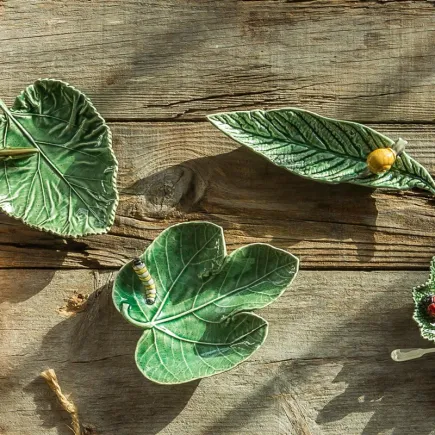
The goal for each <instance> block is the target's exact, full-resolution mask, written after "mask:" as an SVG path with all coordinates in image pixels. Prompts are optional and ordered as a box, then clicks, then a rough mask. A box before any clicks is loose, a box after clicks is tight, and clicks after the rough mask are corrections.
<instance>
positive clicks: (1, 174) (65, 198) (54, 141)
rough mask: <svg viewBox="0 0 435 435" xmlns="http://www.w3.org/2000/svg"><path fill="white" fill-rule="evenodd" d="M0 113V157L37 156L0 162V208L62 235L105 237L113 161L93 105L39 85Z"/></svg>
mask: <svg viewBox="0 0 435 435" xmlns="http://www.w3.org/2000/svg"><path fill="white" fill-rule="evenodd" d="M0 108H1V109H2V110H3V113H4V115H3V116H1V117H0V141H1V142H0V155H7V154H9V151H8V150H15V149H20V148H25V149H26V148H33V149H35V150H37V151H38V152H36V153H29V155H28V156H26V155H22V156H19V157H20V158H18V156H17V157H16V158H13V159H7V158H2V159H1V160H0V208H1V209H2V210H3V211H4V212H6V213H7V214H9V215H10V216H13V217H15V218H18V219H21V220H22V221H23V222H25V223H26V224H28V225H30V226H33V227H36V228H38V229H41V230H45V231H49V232H52V233H55V234H59V235H62V236H67V237H76V236H82V235H85V234H99V233H104V232H106V231H107V230H108V229H109V228H110V226H111V225H112V223H113V220H114V217H115V210H116V206H117V202H118V194H117V190H116V172H117V162H116V159H115V156H114V154H113V152H112V148H111V132H110V130H109V128H108V126H107V125H106V123H105V122H104V120H103V118H101V116H100V115H99V114H98V112H97V111H96V110H95V108H94V107H93V106H92V104H91V102H90V101H89V100H88V99H87V98H86V97H85V96H84V95H83V94H82V93H81V92H79V91H78V90H76V89H74V88H73V87H71V86H69V85H67V84H66V83H63V82H60V81H57V80H38V81H37V82H36V83H35V84H34V85H32V86H29V87H28V88H27V89H26V90H25V91H24V92H22V93H21V94H20V95H19V96H18V97H17V99H16V100H15V103H14V105H13V107H12V108H11V109H8V108H7V107H6V106H5V105H4V103H2V102H0ZM1 152H2V153H3V154H1Z"/></svg>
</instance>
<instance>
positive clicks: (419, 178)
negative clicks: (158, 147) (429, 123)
mask: <svg viewBox="0 0 435 435" xmlns="http://www.w3.org/2000/svg"><path fill="white" fill-rule="evenodd" d="M208 119H209V120H210V121H211V122H212V123H213V124H214V125H215V126H216V127H217V128H219V129H220V130H221V131H222V132H224V133H225V134H227V135H228V136H230V137H231V138H233V139H235V140H236V141H237V142H239V143H241V144H243V145H246V146H247V147H249V148H251V149H252V150H253V151H255V152H257V153H258V154H261V155H262V156H264V157H266V158H267V159H268V160H270V161H271V162H272V163H274V164H275V165H278V166H282V167H283V168H285V169H287V170H289V171H290V172H293V173H294V174H297V175H300V176H302V177H305V178H310V179H312V180H316V181H322V182H326V183H333V184H335V183H342V182H347V183H354V184H360V185H363V186H370V187H375V188H377V187H384V188H390V189H410V188H413V187H417V188H420V189H425V190H428V191H429V192H431V193H432V194H435V182H434V180H433V179H432V177H431V176H430V174H429V173H428V172H427V170H426V169H425V168H424V167H423V166H421V165H420V164H419V163H418V162H416V161H415V160H413V159H412V158H411V157H410V156H409V155H408V154H406V153H402V154H400V155H399V156H398V157H397V159H396V161H395V163H394V165H393V166H392V168H391V169H390V170H389V171H388V172H385V173H383V174H379V175H376V174H368V175H367V174H366V173H365V172H366V170H367V163H366V160H367V156H368V155H369V154H370V153H371V152H372V151H374V150H375V149H377V148H388V147H391V146H392V145H393V143H394V141H393V140H391V139H389V138H388V137H386V136H384V135H382V134H380V133H378V132H377V131H375V130H373V129H371V128H369V127H366V126H364V125H362V124H357V123H355V122H347V121H338V120H335V119H329V118H324V117H322V116H319V115H316V114H314V113H311V112H307V111H305V110H300V109H293V108H289V109H280V110H268V111H265V110H253V111H251V112H230V113H220V114H216V115H210V116H208Z"/></svg>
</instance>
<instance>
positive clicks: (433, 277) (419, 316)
mask: <svg viewBox="0 0 435 435" xmlns="http://www.w3.org/2000/svg"><path fill="white" fill-rule="evenodd" d="M412 295H413V298H414V307H415V310H414V320H415V321H416V322H417V323H418V326H419V327H420V332H421V336H422V337H424V338H427V339H428V340H432V341H435V322H434V320H433V319H431V318H430V317H429V316H428V314H427V310H426V306H424V305H423V304H422V300H423V299H424V297H425V296H428V295H435V257H434V258H432V261H431V264H430V274H429V279H428V281H427V282H426V283H425V284H423V285H420V286H418V287H415V288H414V289H413V290H412Z"/></svg>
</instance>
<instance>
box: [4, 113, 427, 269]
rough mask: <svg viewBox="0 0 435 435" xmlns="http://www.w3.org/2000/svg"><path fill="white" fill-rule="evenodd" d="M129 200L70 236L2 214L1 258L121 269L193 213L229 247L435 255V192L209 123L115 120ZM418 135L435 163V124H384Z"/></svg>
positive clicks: (309, 264)
mask: <svg viewBox="0 0 435 435" xmlns="http://www.w3.org/2000/svg"><path fill="white" fill-rule="evenodd" d="M111 126H112V129H113V134H114V147H115V152H116V155H117V157H118V160H119V163H120V171H119V180H118V185H119V189H120V193H121V201H120V204H119V207H118V211H117V218H116V222H115V226H114V227H113V229H112V231H111V232H110V234H109V235H103V236H92V237H85V238H80V239H77V240H63V239H60V238H58V237H54V236H51V235H49V234H45V233H41V232H38V231H34V230H31V229H29V228H26V227H25V226H24V225H22V224H21V223H19V222H17V221H14V220H12V219H10V218H7V217H5V216H1V217H0V267H10V268H17V267H49V268H56V267H68V268H83V267H84V268H89V267H91V268H105V267H111V268H118V267H120V266H121V265H122V264H124V263H125V262H126V261H128V260H129V259H131V258H132V257H133V256H135V255H136V254H137V253H139V252H142V251H143V250H144V249H145V248H146V247H147V246H148V244H149V243H150V242H151V241H152V240H153V239H154V238H155V237H156V236H157V234H159V232H160V231H161V230H163V229H164V228H166V227H167V226H168V225H170V224H174V223H177V222H181V221H186V220H198V219H199V220H210V221H213V222H215V223H217V224H219V225H222V226H223V227H224V230H225V237H226V241H227V244H228V247H229V249H230V250H233V249H235V248H237V247H239V246H241V245H244V244H247V243H253V242H267V243H272V244H274V245H276V246H277V247H280V248H283V249H287V250H289V251H291V252H292V253H294V254H295V255H298V256H299V257H300V258H301V266H302V268H310V269H312V268H379V269H385V268H389V269H426V268H427V265H428V263H429V260H430V258H431V256H432V255H434V254H435V249H434V248H433V247H434V246H435V223H434V222H435V221H434V219H433V218H434V215H435V211H434V210H435V209H434V201H433V200H432V199H430V198H429V197H428V196H427V195H426V193H418V192H403V193H398V192H393V191H389V192H381V191H379V190H377V191H373V190H371V189H369V188H363V187H358V186H353V185H344V184H343V185H327V184H321V183H316V182H312V181H309V180H305V179H302V178H300V177H297V176H294V175H292V174H290V173H289V172H287V171H285V170H283V169H280V168H277V167H275V166H274V165H272V164H270V163H268V162H267V161H266V160H265V159H263V158H262V157H260V156H258V155H256V154H254V153H253V152H251V151H249V150H248V149H247V148H244V147H240V146H239V145H237V144H236V143H235V142H233V141H232V140H230V139H228V138H226V137H225V136H224V135H223V134H222V133H220V132H219V131H218V130H216V129H215V128H213V127H212V126H211V125H210V124H209V123H190V122H189V123H186V122H185V123H179V124H173V123H163V122H162V123H124V124H123V123H115V124H112V125H111ZM374 127H375V128H376V129H378V130H379V131H381V132H382V133H385V134H387V135H389V136H390V137H392V138H398V137H403V138H406V139H407V140H409V142H410V143H409V152H410V154H411V155H412V156H413V157H415V158H416V159H417V160H419V161H420V162H421V163H422V164H424V165H425V166H426V167H427V168H428V169H429V171H431V172H435V149H434V147H433V145H432V144H433V143H435V127H432V126H422V125H374Z"/></svg>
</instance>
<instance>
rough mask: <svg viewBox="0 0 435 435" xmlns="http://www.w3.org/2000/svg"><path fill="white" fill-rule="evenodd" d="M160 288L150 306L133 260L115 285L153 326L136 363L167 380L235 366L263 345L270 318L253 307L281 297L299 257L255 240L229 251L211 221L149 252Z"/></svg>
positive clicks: (161, 240)
mask: <svg viewBox="0 0 435 435" xmlns="http://www.w3.org/2000/svg"><path fill="white" fill-rule="evenodd" d="M141 258H142V260H143V261H144V262H145V264H146V266H147V268H148V270H149V272H150V274H151V276H152V277H153V279H154V281H155V282H156V286H157V300H156V303H155V305H146V303H145V294H144V290H143V286H142V284H141V282H140V281H139V279H138V277H137V275H136V274H135V273H134V271H133V269H132V264H131V263H129V264H127V265H125V266H124V267H123V268H122V269H121V271H120V273H119V274H118V276H117V278H116V280H115V284H114V290H113V300H114V303H115V306H116V307H117V309H118V310H119V311H120V312H121V313H122V314H123V316H124V317H125V318H126V319H127V320H128V321H130V322H131V323H133V324H135V325H136V326H139V327H141V328H143V329H145V331H144V333H143V335H142V337H141V339H140V340H139V342H138V345H137V348H136V363H137V366H138V368H139V370H140V371H141V372H142V373H143V374H144V375H145V376H146V377H147V378H149V379H151V380H153V381H155V382H158V383H162V384H176V383H182V382H188V381H191V380H193V379H196V378H202V377H206V376H211V375H214V374H217V373H220V372H223V371H225V370H229V369H231V368H233V367H234V366H236V365H237V364H239V363H241V362H242V361H244V360H245V359H246V358H248V357H249V356H250V355H251V354H252V353H253V352H254V351H255V350H256V349H258V348H259V347H260V345H261V344H262V343H263V341H264V340H265V338H266V335H267V329H268V324H267V322H266V321H265V320H264V319H262V318H261V317H259V316H257V315H255V314H253V313H250V312H249V311H252V310H255V309H258V308H262V307H264V306H266V305H268V304H270V303H271V302H273V301H274V300H275V299H276V298H277V297H279V296H280V295H281V293H282V292H283V291H284V290H285V289H286V288H287V287H289V285H290V283H291V282H292V280H293V278H294V276H295V275H296V273H297V270H298V259H297V258H296V257H294V256H293V255H291V254H289V253H287V252H285V251H282V250H279V249H275V248H273V247H272V246H269V245H265V244H252V245H248V246H245V247H243V248H240V249H238V250H236V251H234V252H233V253H232V254H231V255H228V256H227V255H226V250H225V242H224V237H223V232H222V228H221V227H219V226H217V225H214V224H211V223H207V222H190V223H183V224H179V225H175V226H173V227H170V228H168V229H167V230H165V231H163V232H162V233H161V234H160V235H159V237H157V238H156V239H155V240H154V242H153V243H152V244H151V245H150V246H149V247H148V249H147V250H146V251H145V253H144V254H143V255H142V257H141Z"/></svg>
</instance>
